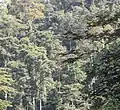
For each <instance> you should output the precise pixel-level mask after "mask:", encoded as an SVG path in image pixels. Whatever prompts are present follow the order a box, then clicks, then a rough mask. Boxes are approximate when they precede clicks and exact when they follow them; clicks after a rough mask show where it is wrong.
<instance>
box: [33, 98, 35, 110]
mask: <svg viewBox="0 0 120 110" xmlns="http://www.w3.org/2000/svg"><path fill="white" fill-rule="evenodd" d="M33 110H35V98H34V97H33Z"/></svg>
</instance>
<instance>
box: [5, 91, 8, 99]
mask: <svg viewBox="0 0 120 110" xmlns="http://www.w3.org/2000/svg"><path fill="white" fill-rule="evenodd" d="M7 97H8V96H7V92H5V100H7Z"/></svg>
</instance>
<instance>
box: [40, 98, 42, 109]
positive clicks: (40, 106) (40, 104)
mask: <svg viewBox="0 0 120 110" xmlns="http://www.w3.org/2000/svg"><path fill="white" fill-rule="evenodd" d="M40 110H42V101H41V99H40Z"/></svg>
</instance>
